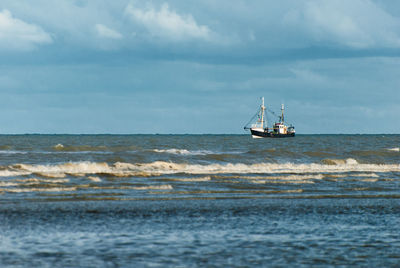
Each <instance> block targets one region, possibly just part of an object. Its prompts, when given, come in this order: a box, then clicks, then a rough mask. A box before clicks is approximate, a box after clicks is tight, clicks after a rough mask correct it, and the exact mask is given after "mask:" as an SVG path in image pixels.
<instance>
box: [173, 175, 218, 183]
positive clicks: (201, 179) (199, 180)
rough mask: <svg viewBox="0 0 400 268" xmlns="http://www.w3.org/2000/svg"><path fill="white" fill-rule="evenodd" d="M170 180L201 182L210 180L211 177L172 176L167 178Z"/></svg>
mask: <svg viewBox="0 0 400 268" xmlns="http://www.w3.org/2000/svg"><path fill="white" fill-rule="evenodd" d="M169 180H171V181H182V182H202V181H210V180H211V177H210V176H206V177H200V178H172V179H169Z"/></svg>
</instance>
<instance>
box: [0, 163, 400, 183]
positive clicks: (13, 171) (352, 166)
mask: <svg viewBox="0 0 400 268" xmlns="http://www.w3.org/2000/svg"><path fill="white" fill-rule="evenodd" d="M346 172H362V173H367V172H400V164H360V163H358V162H357V161H356V160H354V159H346V160H341V159H326V160H324V161H323V163H322V164H315V163H313V164H295V163H285V164H278V163H257V164H241V163H238V164H232V163H228V164H209V165H201V164H186V163H173V162H164V161H155V162H151V163H133V164H132V163H124V162H116V163H114V164H107V163H105V162H104V163H99V162H68V163H63V164H54V165H31V164H15V165H10V166H6V167H3V168H2V169H1V170H0V177H16V176H27V175H32V174H33V175H36V176H40V177H46V178H64V177H65V176H79V177H82V176H87V175H95V174H99V175H107V176H115V177H131V176H139V177H146V176H161V175H167V174H178V173H182V174H199V175H201V174H205V175H208V174H279V173H282V174H290V173H291V174H318V173H346ZM92 180H96V179H94V178H92Z"/></svg>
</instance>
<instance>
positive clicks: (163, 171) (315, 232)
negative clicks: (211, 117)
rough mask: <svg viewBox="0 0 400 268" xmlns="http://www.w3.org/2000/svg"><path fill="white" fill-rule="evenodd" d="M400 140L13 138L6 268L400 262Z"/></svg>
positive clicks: (5, 218)
mask: <svg viewBox="0 0 400 268" xmlns="http://www.w3.org/2000/svg"><path fill="white" fill-rule="evenodd" d="M399 147H400V135H299V136H297V137H295V138H288V139H257V140H253V139H251V138H250V137H249V136H243V135H17V136H9V135H2V136H0V266H1V267H6V266H10V267H96V266H106V267H132V266H136V267H149V266H150V267H175V266H178V267H189V266H190V267H192V266H207V267H213V266H241V267H243V266H244V267H246V266H249V267H250V266H287V265H294V264H295V265H296V266H310V265H316V266H363V267H365V266H368V267H375V266H385V267H398V266H399V265H400V152H399Z"/></svg>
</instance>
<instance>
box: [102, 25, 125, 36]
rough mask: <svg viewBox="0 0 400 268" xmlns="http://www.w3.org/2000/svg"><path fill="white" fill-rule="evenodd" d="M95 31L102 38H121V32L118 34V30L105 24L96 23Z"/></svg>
mask: <svg viewBox="0 0 400 268" xmlns="http://www.w3.org/2000/svg"><path fill="white" fill-rule="evenodd" d="M95 27H96V31H97V34H98V35H99V36H100V37H103V38H110V39H121V38H123V36H122V34H120V33H119V32H117V31H115V30H113V29H110V28H108V27H107V26H105V25H103V24H96V25H95Z"/></svg>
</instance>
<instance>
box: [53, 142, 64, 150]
mask: <svg viewBox="0 0 400 268" xmlns="http://www.w3.org/2000/svg"><path fill="white" fill-rule="evenodd" d="M53 148H54V149H56V150H61V149H64V145H62V144H61V143H59V144H57V145H55V146H54V147H53Z"/></svg>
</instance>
